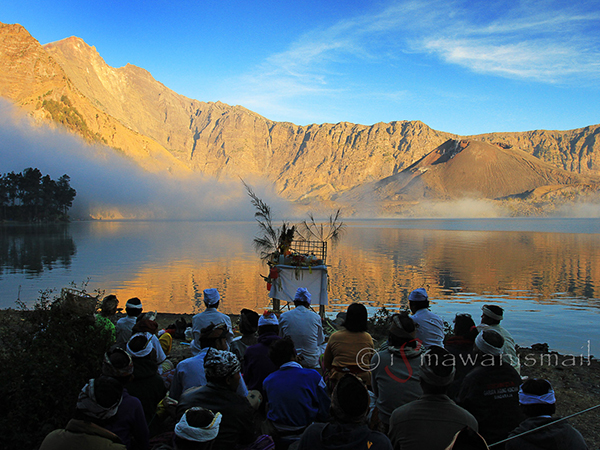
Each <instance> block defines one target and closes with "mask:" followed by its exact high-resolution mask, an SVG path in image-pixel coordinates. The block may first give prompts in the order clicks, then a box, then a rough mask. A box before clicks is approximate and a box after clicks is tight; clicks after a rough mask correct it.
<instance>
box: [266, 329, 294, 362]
mask: <svg viewBox="0 0 600 450" xmlns="http://www.w3.org/2000/svg"><path fill="white" fill-rule="evenodd" d="M295 356H296V348H295V347H294V341H292V339H291V338H290V337H289V336H286V337H284V338H283V339H279V340H277V341H275V342H273V343H272V344H271V346H270V347H269V358H270V359H271V361H273V364H275V365H276V366H277V367H281V366H282V365H283V364H285V363H287V362H290V361H293V360H294V359H295Z"/></svg>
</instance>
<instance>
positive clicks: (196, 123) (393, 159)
mask: <svg viewBox="0 0 600 450" xmlns="http://www.w3.org/2000/svg"><path fill="white" fill-rule="evenodd" d="M45 49H46V50H47V52H48V53H49V54H50V55H52V57H53V58H54V59H55V60H56V61H58V62H59V63H60V65H61V67H63V68H64V70H65V72H66V73H67V74H68V76H69V78H70V79H71V80H73V83H74V84H76V85H77V86H78V87H79V88H80V89H81V91H82V92H83V94H84V95H85V96H86V97H88V98H89V99H91V100H92V101H93V102H94V103H95V104H96V105H98V107H99V108H101V109H102V110H103V111H104V112H105V113H107V114H109V115H110V116H112V117H115V118H116V119H118V120H119V121H120V122H121V123H123V124H124V125H126V126H127V127H129V128H131V129H132V130H135V131H136V132H138V133H140V134H143V135H145V136H149V137H152V138H153V139H155V140H156V141H157V142H159V143H160V144H161V145H162V146H163V147H164V148H166V149H168V150H169V151H170V152H171V153H172V154H173V155H174V156H176V157H177V158H178V159H179V160H180V161H183V162H185V163H186V164H187V165H188V166H189V167H191V168H192V169H193V170H195V171H199V172H202V173H207V174H210V175H214V176H221V175H227V176H243V177H248V176H251V177H252V176H257V177H264V178H267V179H270V180H271V181H273V182H275V183H276V185H277V187H278V190H279V192H280V193H281V194H282V195H284V196H286V197H288V198H290V199H293V200H305V199H309V198H329V197H330V196H331V195H333V194H335V193H336V192H339V191H344V190H346V189H349V188H352V187H354V186H356V185H357V184H360V183H363V182H368V181H374V180H378V179H381V178H382V177H386V176H389V175H392V174H394V173H396V172H398V171H399V170H402V168H404V167H406V166H407V165H409V164H410V163H411V162H412V161H414V160H415V158H418V157H420V156H421V155H423V154H424V153H425V152H427V151H428V150H430V149H431V148H434V147H436V146H437V145H439V144H440V143H442V142H443V141H444V140H446V139H447V138H448V137H449V136H450V135H449V134H447V133H440V132H437V131H435V130H432V129H431V128H429V127H427V126H426V125H425V124H423V123H420V122H393V123H390V124H383V123H380V124H376V125H373V126H364V125H355V124H349V123H338V124H335V125H334V124H323V125H309V126H305V127H301V126H297V125H294V124H291V123H282V122H273V121H270V120H268V119H266V118H264V117H262V116H260V115H258V114H256V113H254V112H252V111H249V110H247V109H245V108H243V107H241V106H229V105H226V104H223V103H219V102H217V103H205V102H199V101H197V100H192V99H188V98H186V97H183V96H181V95H178V94H176V93H175V92H173V91H171V90H170V89H168V88H166V87H165V86H164V85H162V84H161V83H159V82H158V81H156V80H154V79H153V78H152V77H151V76H150V74H149V73H148V72H147V71H145V70H143V69H140V68H137V67H135V66H132V65H127V66H125V67H121V68H118V69H114V68H112V67H110V66H108V65H107V64H106V63H105V62H104V61H103V60H102V58H101V57H100V55H99V54H98V52H97V51H96V50H95V48H93V47H90V46H88V45H87V44H86V43H85V42H83V41H82V40H81V39H78V38H68V39H65V40H63V41H60V42H57V43H53V44H48V45H46V46H45Z"/></svg>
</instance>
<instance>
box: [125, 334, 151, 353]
mask: <svg viewBox="0 0 600 450" xmlns="http://www.w3.org/2000/svg"><path fill="white" fill-rule="evenodd" d="M147 343H148V338H147V337H146V336H145V335H143V334H140V335H138V336H135V337H134V338H132V339H131V340H130V341H129V348H130V349H131V351H132V352H139V351H140V350H141V349H143V348H144V347H145V346H146V344H147Z"/></svg>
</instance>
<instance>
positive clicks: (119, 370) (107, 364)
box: [102, 347, 133, 383]
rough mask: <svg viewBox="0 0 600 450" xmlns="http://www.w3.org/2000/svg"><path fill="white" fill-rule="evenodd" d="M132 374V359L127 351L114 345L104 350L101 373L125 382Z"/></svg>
mask: <svg viewBox="0 0 600 450" xmlns="http://www.w3.org/2000/svg"><path fill="white" fill-rule="evenodd" d="M132 374H133V361H132V359H131V356H130V355H129V353H127V352H126V351H125V350H123V349H121V348H118V347H115V348H112V349H111V350H109V351H108V352H106V354H105V355H104V362H103V363H102V375H105V376H107V377H113V378H116V379H117V380H119V381H120V382H121V383H126V382H127V381H129V380H130V379H131V375H132Z"/></svg>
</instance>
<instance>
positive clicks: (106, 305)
mask: <svg viewBox="0 0 600 450" xmlns="http://www.w3.org/2000/svg"><path fill="white" fill-rule="evenodd" d="M118 306H119V300H118V299H117V296H116V295H114V294H110V295H107V296H106V297H104V300H102V303H101V305H100V315H101V316H103V317H108V316H109V315H110V314H112V313H114V312H115V311H116V310H117V307H118Z"/></svg>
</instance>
